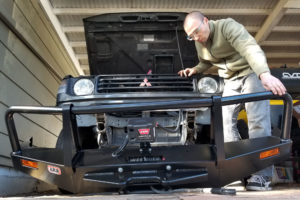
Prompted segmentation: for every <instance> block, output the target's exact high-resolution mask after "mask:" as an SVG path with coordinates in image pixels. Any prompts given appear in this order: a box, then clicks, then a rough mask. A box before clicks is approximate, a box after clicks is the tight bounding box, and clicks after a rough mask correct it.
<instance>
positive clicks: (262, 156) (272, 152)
mask: <svg viewBox="0 0 300 200" xmlns="http://www.w3.org/2000/svg"><path fill="white" fill-rule="evenodd" d="M279 153H280V152H279V148H275V149H271V150H268V151H263V152H261V153H260V154H259V158H260V159H265V158H269V157H272V156H276V155H279Z"/></svg>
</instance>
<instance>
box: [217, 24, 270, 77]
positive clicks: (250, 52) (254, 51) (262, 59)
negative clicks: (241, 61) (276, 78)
mask: <svg viewBox="0 0 300 200" xmlns="http://www.w3.org/2000/svg"><path fill="white" fill-rule="evenodd" d="M222 32H223V35H224V36H225V38H226V40H227V41H228V42H229V43H230V44H231V46H232V47H233V48H234V49H235V50H236V51H237V52H239V53H240V54H241V56H243V57H244V58H245V59H246V60H247V62H248V63H249V65H250V67H251V68H252V70H253V71H254V72H255V73H256V74H257V76H258V77H259V75H260V74H261V73H263V72H270V69H269V67H268V64H267V59H266V56H265V54H264V52H263V50H262V49H261V48H260V46H259V45H258V44H257V43H256V40H255V39H254V38H253V37H252V36H251V35H250V34H249V32H248V31H247V30H246V28H245V27H244V26H243V25H241V24H240V23H238V22H236V21H234V20H233V19H227V20H226V22H225V23H224V26H223V28H222Z"/></svg>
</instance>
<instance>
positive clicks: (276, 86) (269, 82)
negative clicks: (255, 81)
mask: <svg viewBox="0 0 300 200" xmlns="http://www.w3.org/2000/svg"><path fill="white" fill-rule="evenodd" d="M259 78H260V80H261V82H262V84H263V86H264V88H265V89H266V90H268V91H272V92H273V94H275V95H279V96H281V95H283V94H285V92H286V88H285V87H284V85H283V84H282V82H281V81H280V80H279V79H278V78H276V77H274V76H272V75H271V74H270V72H264V73H262V74H260V75H259Z"/></svg>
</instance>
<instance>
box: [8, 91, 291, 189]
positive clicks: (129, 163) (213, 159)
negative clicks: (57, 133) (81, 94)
mask: <svg viewBox="0 0 300 200" xmlns="http://www.w3.org/2000/svg"><path fill="white" fill-rule="evenodd" d="M267 99H282V100H284V111H283V112H284V113H283V123H282V128H281V131H282V132H281V136H280V137H275V136H268V137H262V138H254V139H246V140H241V141H237V142H228V143H224V137H223V125H222V106H225V105H230V104H236V103H246V102H250V101H259V100H267ZM197 107H211V133H210V134H211V136H212V138H213V139H214V140H212V143H211V144H197V145H183V146H167V147H166V146H164V147H163V146H160V147H159V146H158V147H152V151H151V154H149V155H148V156H141V153H140V152H139V148H138V147H132V146H128V147H126V148H125V150H124V152H123V153H122V155H120V156H119V157H112V156H111V155H112V152H114V151H115V150H116V149H117V148H118V147H105V148H101V149H81V147H80V145H79V141H78V133H77V125H76V117H75V115H78V114H95V113H107V112H121V111H143V110H160V109H184V108H197ZM292 107H293V101H292V98H291V96H290V95H289V94H285V95H283V96H276V95H273V94H272V93H271V92H262V93H253V94H243V95H237V96H230V97H220V96H213V97H211V98H204V99H203V98H201V99H200V98H199V99H191V100H176V101H160V102H147V103H135V104H117V105H94V106H73V105H72V104H68V105H63V106H62V107H31V106H12V107H10V108H9V109H8V110H7V112H6V116H5V118H6V125H7V128H8V133H9V139H10V142H11V146H12V150H13V152H12V153H11V157H12V160H13V164H14V167H15V168H16V169H18V170H20V171H23V172H25V173H27V174H29V175H31V176H33V177H35V178H37V179H41V180H43V181H45V182H48V183H52V184H55V185H57V186H58V187H59V188H62V189H65V190H68V191H71V192H95V191H103V190H108V189H112V188H125V187H127V186H135V185H162V186H173V187H177V186H181V187H221V186H224V185H226V184H228V183H230V182H232V181H235V180H239V179H241V178H243V177H246V176H248V175H250V174H251V173H254V172H256V171H259V170H261V169H264V168H265V167H267V166H270V165H273V164H274V163H277V162H281V161H284V160H285V159H287V158H289V156H290V150H291V145H292V141H291V140H290V129H291V118H292ZM15 113H27V114H29V113H30V114H62V117H63V130H64V135H63V148H62V149H59V148H27V149H21V146H20V143H19V140H18V135H17V131H16V127H15V123H14V119H13V115H14V114H15ZM270 152H271V154H270V156H266V157H264V156H262V155H269V153H270ZM272 152H273V153H274V152H275V153H274V154H272ZM131 158H135V159H131ZM24 160H25V161H24ZM26 161H29V162H33V163H37V165H34V166H36V167H31V166H26ZM24 162H25V165H24Z"/></svg>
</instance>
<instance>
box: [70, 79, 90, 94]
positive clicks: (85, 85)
mask: <svg viewBox="0 0 300 200" xmlns="http://www.w3.org/2000/svg"><path fill="white" fill-rule="evenodd" d="M73 90H74V93H75V94H76V95H89V94H92V93H93V91H94V84H93V82H92V81H91V80H89V79H80V80H78V81H77V82H76V83H75V84H74V88H73Z"/></svg>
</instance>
